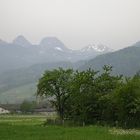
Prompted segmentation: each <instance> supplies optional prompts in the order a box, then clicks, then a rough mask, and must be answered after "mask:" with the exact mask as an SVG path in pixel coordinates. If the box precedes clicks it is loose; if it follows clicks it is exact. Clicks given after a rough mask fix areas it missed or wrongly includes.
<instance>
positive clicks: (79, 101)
mask: <svg viewBox="0 0 140 140" xmlns="http://www.w3.org/2000/svg"><path fill="white" fill-rule="evenodd" d="M96 74H97V72H95V71H93V70H91V69H89V70H87V71H82V72H79V71H76V72H75V73H74V76H73V81H72V83H71V95H70V98H69V100H68V101H67V105H69V106H68V107H67V113H68V116H69V117H71V118H72V119H73V120H76V121H80V122H83V125H84V124H85V123H87V122H89V116H91V110H92V111H93V110H94V107H93V106H94V105H93V104H92V102H94V101H96V100H95V99H94V98H95V95H94V91H95V86H94V84H95V83H94V80H95V78H96V77H95V76H96ZM93 97H94V98H93ZM95 106H96V105H95Z"/></svg>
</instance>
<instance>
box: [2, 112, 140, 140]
mask: <svg viewBox="0 0 140 140" xmlns="http://www.w3.org/2000/svg"><path fill="white" fill-rule="evenodd" d="M45 120H46V117H45V116H41V115H6V116H5V115H2V116H0V140H140V130H135V129H131V130H130V129H129V130H123V129H117V128H110V127H102V126H92V125H91V126H85V127H68V126H50V125H48V126H43V123H44V121H45Z"/></svg>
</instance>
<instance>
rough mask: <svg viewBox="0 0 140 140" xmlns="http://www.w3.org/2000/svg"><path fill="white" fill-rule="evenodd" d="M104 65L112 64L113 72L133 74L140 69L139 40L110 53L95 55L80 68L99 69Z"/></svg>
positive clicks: (126, 74)
mask: <svg viewBox="0 0 140 140" xmlns="http://www.w3.org/2000/svg"><path fill="white" fill-rule="evenodd" d="M104 65H111V66H113V74H123V75H124V76H133V75H135V74H136V73H137V72H138V71H139V70H140V42H137V43H135V44H134V45H132V46H130V47H127V48H124V49H121V50H118V51H115V52H112V53H107V54H103V55H100V56H97V57H96V58H94V59H91V60H89V61H87V62H86V63H85V64H84V65H83V66H81V67H80V69H81V70H85V69H88V68H92V69H95V70H101V69H102V67H103V66H104Z"/></svg>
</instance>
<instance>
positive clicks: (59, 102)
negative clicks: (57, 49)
mask: <svg viewBox="0 0 140 140" xmlns="http://www.w3.org/2000/svg"><path fill="white" fill-rule="evenodd" d="M72 75H73V70H72V69H67V70H64V69H62V68H59V69H55V70H53V71H46V72H45V73H44V75H43V76H42V78H41V79H40V80H39V83H38V86H37V87H38V90H37V95H38V96H45V97H51V99H50V100H51V103H52V104H53V105H54V106H55V108H56V110H57V112H58V114H59V116H60V119H61V120H63V119H64V112H65V103H66V101H67V99H68V98H69V95H70V90H69V85H70V83H71V80H72Z"/></svg>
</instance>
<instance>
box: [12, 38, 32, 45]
mask: <svg viewBox="0 0 140 140" xmlns="http://www.w3.org/2000/svg"><path fill="white" fill-rule="evenodd" d="M13 44H15V45H19V46H22V47H29V46H32V44H31V43H30V42H29V41H28V40H27V39H26V38H25V37H24V36H22V35H20V36H18V37H16V38H15V39H14V40H13Z"/></svg>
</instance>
